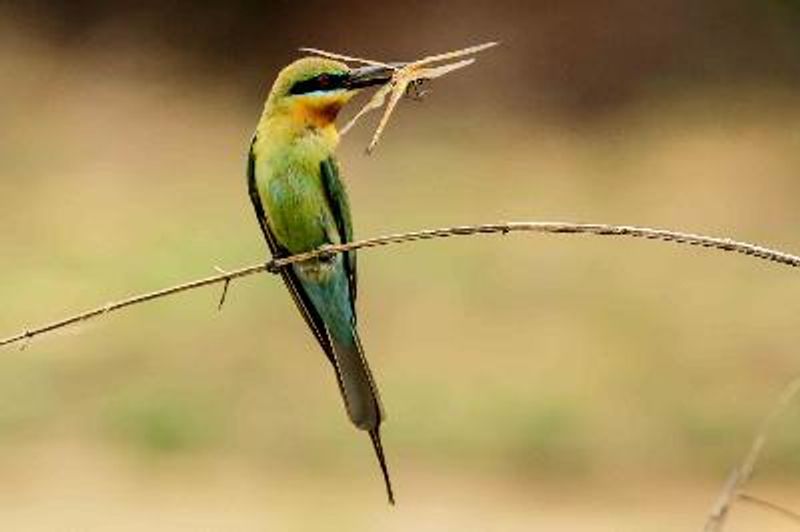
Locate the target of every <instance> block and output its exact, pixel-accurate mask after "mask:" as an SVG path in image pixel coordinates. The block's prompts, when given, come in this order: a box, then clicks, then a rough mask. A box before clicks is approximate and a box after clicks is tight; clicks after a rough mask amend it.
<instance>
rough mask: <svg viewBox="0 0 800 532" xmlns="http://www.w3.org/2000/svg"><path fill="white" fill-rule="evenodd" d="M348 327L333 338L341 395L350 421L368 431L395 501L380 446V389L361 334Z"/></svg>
mask: <svg viewBox="0 0 800 532" xmlns="http://www.w3.org/2000/svg"><path fill="white" fill-rule="evenodd" d="M349 329H350V330H349V331H348V332H349V333H350V334H344V335H341V336H344V338H342V337H339V338H337V335H333V336H334V337H333V338H332V340H333V352H334V358H335V359H336V372H337V375H338V377H339V386H341V388H342V396H343V397H344V403H345V408H346V409H347V415H348V416H349V417H350V421H352V422H353V424H354V425H355V426H356V427H358V428H359V429H361V430H366V431H368V432H369V437H370V439H371V440H372V447H373V449H374V450H375V456H376V457H377V458H378V463H379V464H380V466H381V472H382V473H383V480H384V483H385V484H386V494H387V496H388V497H389V502H390V503H391V504H394V492H393V491H392V482H391V480H390V478H389V469H388V467H387V466H386V457H385V456H384V454H383V445H381V436H380V424H381V421H383V419H384V412H383V406H382V405H381V399H380V395H379V394H378V388H377V387H376V386H375V381H374V380H373V378H372V372H370V370H369V365H368V364H367V359H366V357H365V356H364V350H363V349H362V347H361V341H360V340H359V338H358V333H357V332H356V330H355V328H354V327H351V328H349Z"/></svg>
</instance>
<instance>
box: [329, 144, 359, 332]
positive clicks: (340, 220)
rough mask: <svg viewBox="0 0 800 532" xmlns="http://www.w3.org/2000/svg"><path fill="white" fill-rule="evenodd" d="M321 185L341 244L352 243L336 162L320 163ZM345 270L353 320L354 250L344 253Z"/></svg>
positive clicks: (347, 210)
mask: <svg viewBox="0 0 800 532" xmlns="http://www.w3.org/2000/svg"><path fill="white" fill-rule="evenodd" d="M320 172H321V174H322V183H323V185H324V187H325V192H326V194H327V196H328V205H329V206H330V209H331V213H332V214H333V219H334V220H336V228H337V229H338V230H339V237H340V238H341V241H342V243H346V242H352V241H353V220H352V218H351V217H350V202H349V201H348V199H347V191H346V190H345V189H344V184H342V180H341V179H339V167H338V165H337V164H336V161H335V160H334V159H333V158H332V157H330V158H328V159H326V160H324V161H322V163H320ZM344 265H345V270H346V272H347V279H348V281H349V285H350V302H351V303H352V305H353V318H354V319H355V316H356V308H355V303H356V292H357V286H358V283H357V281H358V279H357V275H356V252H355V250H352V251H347V252H346V253H345V261H344Z"/></svg>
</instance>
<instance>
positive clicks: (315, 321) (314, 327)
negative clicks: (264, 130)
mask: <svg viewBox="0 0 800 532" xmlns="http://www.w3.org/2000/svg"><path fill="white" fill-rule="evenodd" d="M253 143H255V138H253ZM253 143H251V144H250V152H249V154H248V156H247V189H248V192H249V193H250V200H251V201H252V202H253V208H254V209H255V211H256V218H258V223H259V225H260V226H261V231H262V232H263V233H264V238H265V239H266V241H267V245H268V246H269V250H270V251H271V252H272V256H273V257H281V256H288V255H289V253H288V252H287V251H286V249H284V248H283V247H282V246H281V245H280V244H279V243H278V241H277V239H276V238H275V235H273V234H272V230H271V229H270V228H269V223H267V213H266V211H265V210H264V206H263V205H262V204H261V196H259V194H258V186H257V184H256V164H255V155H254V154H253ZM281 277H282V278H283V282H284V283H286V287H287V288H288V289H289V293H290V294H292V299H294V302H295V304H296V305H297V308H298V309H300V314H302V315H303V318H304V319H305V320H306V323H307V324H308V327H309V328H310V329H311V332H313V333H314V337H315V338H316V339H317V342H319V345H320V347H322V350H323V351H324V352H325V356H327V357H328V360H330V362H331V364H333V367H334V368H335V369H336V374H337V375H336V376H337V380H339V383H340V386H341V376H340V375H339V370H338V367H337V365H336V359H335V357H334V354H333V346H332V345H331V340H330V337H329V336H328V331H327V328H326V327H325V322H324V321H323V319H322V316H320V315H319V313H318V312H317V311H316V309H314V305H313V304H312V303H311V301H310V300H309V298H308V295H307V294H306V293H305V291H304V290H303V287H302V285H301V284H300V280H299V279H298V278H297V274H295V272H294V269H293V268H291V267H287V268H281Z"/></svg>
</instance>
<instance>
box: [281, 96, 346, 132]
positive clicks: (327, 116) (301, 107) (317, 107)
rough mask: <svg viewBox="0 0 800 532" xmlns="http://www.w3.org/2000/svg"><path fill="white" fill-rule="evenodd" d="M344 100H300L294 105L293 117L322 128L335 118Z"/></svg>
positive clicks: (331, 122)
mask: <svg viewBox="0 0 800 532" xmlns="http://www.w3.org/2000/svg"><path fill="white" fill-rule="evenodd" d="M344 104H345V102H343V101H338V100H327V101H321V102H316V101H300V102H297V104H296V105H295V107H294V110H293V111H294V113H293V114H294V118H295V119H296V120H297V121H299V122H302V123H306V124H308V125H312V126H314V127H319V128H324V127H327V126H329V125H331V124H333V122H334V121H335V120H336V117H337V116H339V111H341V110H342V107H343V106H344Z"/></svg>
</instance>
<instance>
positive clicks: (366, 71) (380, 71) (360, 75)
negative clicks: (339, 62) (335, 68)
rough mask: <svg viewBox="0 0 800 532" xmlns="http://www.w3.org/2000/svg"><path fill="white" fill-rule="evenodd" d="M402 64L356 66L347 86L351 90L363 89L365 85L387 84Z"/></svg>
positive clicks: (351, 72)
mask: <svg viewBox="0 0 800 532" xmlns="http://www.w3.org/2000/svg"><path fill="white" fill-rule="evenodd" d="M400 66H402V65H401V64H399V63H398V64H393V65H391V66H381V65H377V66H373V65H369V66H365V67H361V68H355V69H353V70H351V71H350V75H349V76H348V78H347V82H346V86H347V88H348V89H350V90H355V89H363V88H365V87H374V86H377V85H385V84H386V83H388V82H389V81H390V80H391V79H392V75H393V74H394V73H395V69H396V68H397V67H400Z"/></svg>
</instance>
